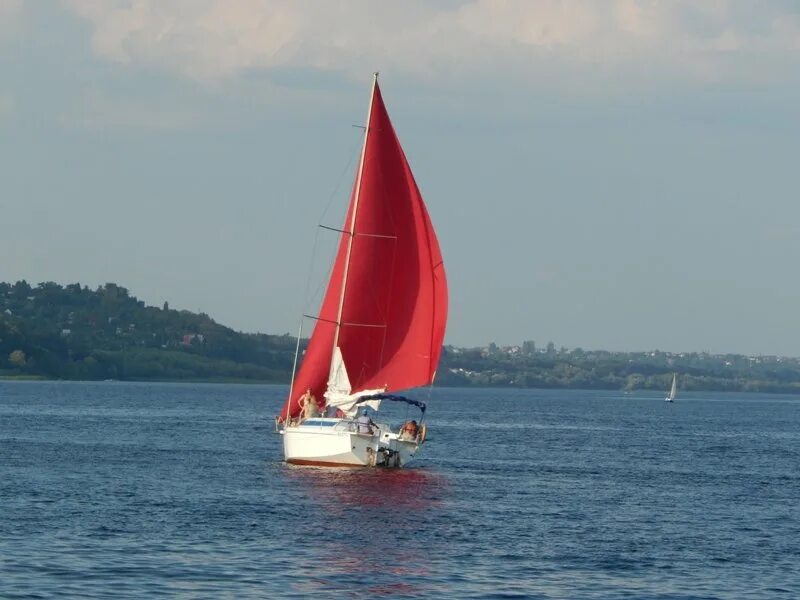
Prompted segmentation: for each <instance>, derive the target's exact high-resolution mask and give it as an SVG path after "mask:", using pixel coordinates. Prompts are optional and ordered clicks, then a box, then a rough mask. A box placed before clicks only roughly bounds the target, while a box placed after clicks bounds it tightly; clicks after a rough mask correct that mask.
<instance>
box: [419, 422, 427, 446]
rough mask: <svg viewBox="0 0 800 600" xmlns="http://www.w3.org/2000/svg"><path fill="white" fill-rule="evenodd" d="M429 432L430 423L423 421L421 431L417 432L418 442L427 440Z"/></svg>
mask: <svg viewBox="0 0 800 600" xmlns="http://www.w3.org/2000/svg"><path fill="white" fill-rule="evenodd" d="M427 434H428V425H427V423H423V424H422V425H420V426H419V433H418V434H417V443H418V444H422V443H423V442H424V441H425V436H426V435H427Z"/></svg>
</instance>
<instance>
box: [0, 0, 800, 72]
mask: <svg viewBox="0 0 800 600" xmlns="http://www.w3.org/2000/svg"><path fill="white" fill-rule="evenodd" d="M62 1H63V2H64V3H65V5H66V6H68V7H69V8H70V9H71V10H73V11H74V12H75V13H76V14H77V15H79V16H80V17H82V18H83V19H86V20H87V21H88V22H89V23H91V26H92V49H93V51H94V53H95V54H96V55H97V56H98V57H100V58H102V59H104V60H108V61H112V62H116V63H120V64H124V65H130V66H142V67H145V68H156V69H160V70H166V71H169V72H173V73H177V74H180V75H182V76H185V77H189V78H192V79H196V80H201V81H218V80H221V79H225V78H230V77H234V76H236V75H239V74H241V73H244V72H248V71H270V70H275V69H284V68H310V69H317V70H322V71H334V72H339V73H342V74H345V75H350V74H355V73H358V74H359V75H363V73H364V72H365V71H368V70H372V69H374V68H376V67H378V66H380V67H381V68H384V69H391V70H395V71H398V72H404V73H408V74H410V75H412V76H417V77H432V76H442V75H448V76H449V75H450V74H452V73H455V74H456V75H457V76H461V75H475V74H480V73H487V72H496V71H498V70H503V69H508V70H517V71H520V72H532V73H535V72H538V71H547V72H551V73H552V72H559V71H561V70H565V69H566V70H567V71H569V70H570V69H582V70H586V69H593V68H595V67H596V66H601V67H602V68H603V69H616V70H624V69H628V68H633V69H636V70H641V69H643V68H644V69H647V68H658V69H665V70H666V71H668V72H669V73H671V74H677V75H680V76H685V77H686V76H688V77H692V78H700V79H715V78H719V79H733V80H736V79H748V78H751V77H763V76H764V74H765V73H767V74H768V75H773V76H776V77H779V76H785V75H786V73H787V72H790V71H791V69H788V68H785V67H787V66H791V67H796V66H797V62H798V55H799V54H800V15H798V13H797V12H792V9H791V8H790V6H791V5H789V4H784V3H779V2H774V3H769V4H767V3H764V4H758V6H754V3H752V2H749V1H747V0H706V1H704V2H695V1H694V0H674V1H672V2H659V1H658V0H574V1H572V2H565V1H563V0H537V1H535V2H534V1H530V0H463V1H461V2H448V3H438V4H437V3H429V2H424V1H422V0H408V1H406V2H403V3H396V2H377V1H370V0H351V1H344V0H62ZM0 2H8V0H0Z"/></svg>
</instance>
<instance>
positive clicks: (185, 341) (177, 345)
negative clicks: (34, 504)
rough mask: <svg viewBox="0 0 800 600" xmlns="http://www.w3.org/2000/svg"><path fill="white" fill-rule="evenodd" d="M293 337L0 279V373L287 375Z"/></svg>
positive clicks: (112, 295) (123, 296)
mask: <svg viewBox="0 0 800 600" xmlns="http://www.w3.org/2000/svg"><path fill="white" fill-rule="evenodd" d="M294 350H295V340H294V338H290V337H288V336H274V335H263V334H246V333H240V332H237V331H234V330H232V329H230V328H229V327H225V326H223V325H220V324H219V323H217V322H215V321H214V320H213V319H211V318H210V317H209V316H208V315H205V314H202V313H201V314H196V313H192V312H189V311H185V310H173V309H170V308H169V307H168V306H167V304H166V303H165V305H164V306H163V307H161V308H158V307H155V306H146V305H145V303H144V302H142V301H141V300H138V299H137V298H136V297H135V296H132V295H130V294H129V293H128V290H126V289H125V288H124V287H121V286H119V285H116V284H114V283H108V284H106V285H104V286H101V287H99V288H97V289H96V290H91V289H89V288H87V287H85V286H81V285H80V284H77V283H75V284H70V285H67V286H64V287H62V286H61V285H59V284H57V283H52V282H46V283H40V284H39V285H37V286H36V287H32V286H30V285H28V284H27V283H26V282H25V281H19V282H17V283H15V284H13V285H12V284H8V283H0V375H4V376H39V377H45V378H58V379H128V380H139V379H159V380H258V381H281V382H282V381H286V380H287V378H288V376H289V373H290V372H291V366H292V361H293V357H294Z"/></svg>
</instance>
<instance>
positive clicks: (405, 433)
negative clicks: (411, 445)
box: [400, 420, 419, 441]
mask: <svg viewBox="0 0 800 600" xmlns="http://www.w3.org/2000/svg"><path fill="white" fill-rule="evenodd" d="M418 430H419V429H418V427H417V422H416V421H414V420H411V421H408V422H406V423H405V424H404V425H403V428H402V429H401V430H400V439H401V440H406V441H413V440H415V439H417V431H418Z"/></svg>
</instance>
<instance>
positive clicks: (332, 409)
mask: <svg viewBox="0 0 800 600" xmlns="http://www.w3.org/2000/svg"><path fill="white" fill-rule="evenodd" d="M325 417H326V418H327V419H341V418H342V417H344V412H342V409H341V408H338V407H336V406H331V405H330V404H329V405H328V406H326V407H325Z"/></svg>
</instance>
